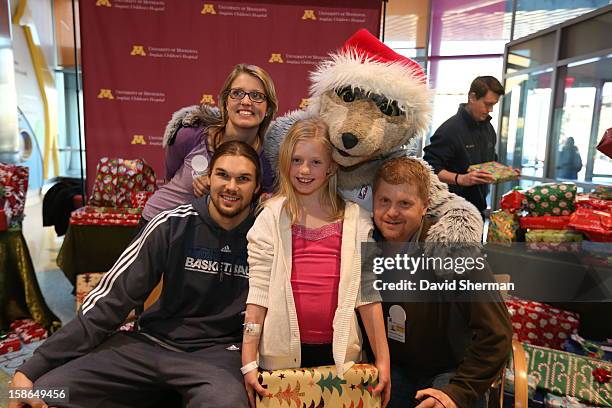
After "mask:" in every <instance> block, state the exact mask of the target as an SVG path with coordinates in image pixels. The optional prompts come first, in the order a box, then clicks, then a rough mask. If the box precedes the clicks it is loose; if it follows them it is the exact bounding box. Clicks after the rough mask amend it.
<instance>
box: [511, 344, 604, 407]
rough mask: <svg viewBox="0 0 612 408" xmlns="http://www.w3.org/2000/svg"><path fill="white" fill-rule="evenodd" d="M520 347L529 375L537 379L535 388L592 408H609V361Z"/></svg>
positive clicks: (527, 345) (534, 347)
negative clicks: (590, 404)
mask: <svg viewBox="0 0 612 408" xmlns="http://www.w3.org/2000/svg"><path fill="white" fill-rule="evenodd" d="M523 347H524V348H525V353H526V355H527V370H528V373H529V375H533V376H534V377H535V378H536V379H537V381H538V388H541V389H544V390H546V391H548V392H551V393H553V394H556V395H568V396H570V397H576V398H578V399H580V400H582V401H585V402H587V403H592V404H595V405H603V406H612V386H611V385H610V380H609V377H607V376H606V375H605V374H606V373H610V371H612V362H609V361H604V360H597V359H594V358H590V357H585V356H579V355H577V354H571V353H566V352H565V351H559V350H553V349H549V348H546V347H539V346H533V345H530V344H523ZM606 378H608V379H607V381H606Z"/></svg>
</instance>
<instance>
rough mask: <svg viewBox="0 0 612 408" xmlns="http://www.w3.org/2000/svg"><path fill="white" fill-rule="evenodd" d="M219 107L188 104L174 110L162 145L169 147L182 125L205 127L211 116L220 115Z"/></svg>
mask: <svg viewBox="0 0 612 408" xmlns="http://www.w3.org/2000/svg"><path fill="white" fill-rule="evenodd" d="M220 115H221V113H220V111H219V108H216V107H213V106H209V105H192V106H186V107H184V108H181V109H179V110H177V111H176V112H174V113H173V114H172V118H171V119H170V121H169V122H168V124H167V125H166V130H165V131H164V138H163V140H162V146H163V147H164V148H166V147H168V146H169V145H171V144H172V143H174V136H176V132H178V130H179V129H180V128H182V127H200V126H202V127H205V126H207V125H208V124H207V123H206V122H207V121H208V118H210V117H211V116H217V117H220Z"/></svg>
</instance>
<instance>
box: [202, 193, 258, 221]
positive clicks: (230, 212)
mask: <svg viewBox="0 0 612 408" xmlns="http://www.w3.org/2000/svg"><path fill="white" fill-rule="evenodd" d="M221 194H222V193H218V194H216V195H215V196H213V197H212V199H211V200H210V202H211V203H212V205H213V206H214V207H215V209H216V210H217V212H218V213H219V214H220V215H222V216H223V217H226V218H234V217H237V216H239V215H240V214H241V213H242V212H243V211H244V210H245V209H246V208H248V207H249V204H246V205H242V206H239V207H236V208H232V209H227V208H225V207H223V206H222V205H220V204H219V203H220V202H221V200H222V198H221ZM226 195H230V194H226ZM240 199H241V200H242V202H243V203H244V199H243V197H240Z"/></svg>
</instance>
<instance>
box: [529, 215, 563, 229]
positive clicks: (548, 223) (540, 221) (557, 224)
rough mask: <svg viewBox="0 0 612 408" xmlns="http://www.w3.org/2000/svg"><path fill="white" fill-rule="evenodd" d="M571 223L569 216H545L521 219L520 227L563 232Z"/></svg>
mask: <svg viewBox="0 0 612 408" xmlns="http://www.w3.org/2000/svg"><path fill="white" fill-rule="evenodd" d="M569 222H570V216H569V215H559V216H553V215H543V216H539V217H538V216H527V217H520V218H519V225H520V226H521V228H523V229H547V230H563V229H568V228H569Z"/></svg>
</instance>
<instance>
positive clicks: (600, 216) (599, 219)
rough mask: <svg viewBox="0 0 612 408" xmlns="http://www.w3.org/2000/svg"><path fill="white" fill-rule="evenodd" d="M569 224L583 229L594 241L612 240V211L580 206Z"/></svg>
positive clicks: (577, 228) (580, 229) (579, 229)
mask: <svg viewBox="0 0 612 408" xmlns="http://www.w3.org/2000/svg"><path fill="white" fill-rule="evenodd" d="M569 226H570V227H572V228H574V229H576V230H578V231H583V232H584V233H585V234H586V235H587V237H588V238H589V239H590V240H592V241H598V242H612V213H610V212H607V211H600V210H593V209H589V208H578V209H577V210H576V212H574V213H573V214H572V216H571V217H570V222H569Z"/></svg>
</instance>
